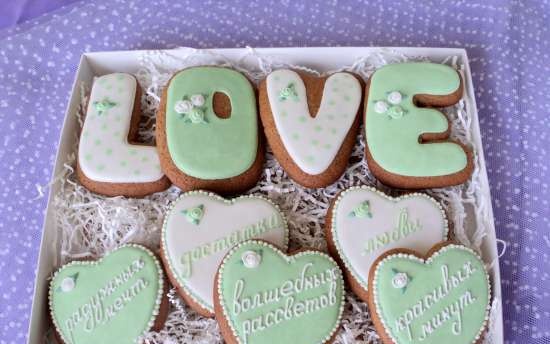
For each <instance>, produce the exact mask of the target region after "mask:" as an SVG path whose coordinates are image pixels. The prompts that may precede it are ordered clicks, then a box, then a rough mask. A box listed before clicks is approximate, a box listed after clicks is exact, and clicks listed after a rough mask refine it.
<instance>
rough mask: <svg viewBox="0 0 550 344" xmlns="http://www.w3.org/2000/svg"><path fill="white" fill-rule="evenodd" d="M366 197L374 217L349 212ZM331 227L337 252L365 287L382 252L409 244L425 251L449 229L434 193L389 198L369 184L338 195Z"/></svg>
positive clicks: (409, 246)
mask: <svg viewBox="0 0 550 344" xmlns="http://www.w3.org/2000/svg"><path fill="white" fill-rule="evenodd" d="M366 200H368V201H369V203H370V212H371V214H372V217H368V216H367V217H363V218H359V217H352V216H349V214H350V213H351V212H352V211H353V210H354V209H355V208H356V207H357V206H358V205H359V204H360V203H361V202H364V201H366ZM399 224H401V229H397V227H399ZM331 230H332V235H333V241H334V243H335V245H336V248H337V250H338V254H339V255H340V257H342V259H343V260H344V262H345V263H346V267H347V269H348V270H350V271H351V273H352V274H353V276H354V277H355V278H356V279H357V280H358V281H359V282H360V283H361V285H362V287H363V288H364V289H367V284H368V282H367V281H368V274H369V270H370V267H371V265H372V263H373V262H374V261H375V260H376V259H377V258H378V257H379V256H380V255H381V254H382V253H384V252H385V251H388V250H390V249H393V248H408V249H411V250H415V251H417V252H419V253H420V254H426V253H427V252H428V251H429V250H430V248H431V247H432V246H434V245H435V244H436V243H439V242H441V241H444V240H446V239H447V232H448V228H447V220H446V217H445V215H444V213H443V210H442V209H441V207H440V205H439V204H438V203H437V202H436V201H435V200H434V199H432V198H431V197H429V196H426V195H423V194H412V195H407V196H404V197H402V198H397V199H390V198H389V197H387V196H385V195H384V194H382V193H380V192H378V191H376V190H374V189H371V188H368V187H363V188H351V189H348V190H346V191H344V192H343V193H342V194H341V195H340V196H339V198H338V200H337V203H336V206H335V207H334V210H333V223H332V229H331Z"/></svg>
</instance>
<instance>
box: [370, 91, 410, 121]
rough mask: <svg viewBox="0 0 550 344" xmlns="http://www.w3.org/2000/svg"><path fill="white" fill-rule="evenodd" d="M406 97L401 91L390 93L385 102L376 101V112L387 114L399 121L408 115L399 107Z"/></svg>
mask: <svg viewBox="0 0 550 344" xmlns="http://www.w3.org/2000/svg"><path fill="white" fill-rule="evenodd" d="M406 97H407V96H406V95H405V94H403V93H401V92H399V91H391V92H388V93H386V99H385V100H375V101H374V111H375V112H376V113H379V114H386V115H388V117H389V118H390V119H399V118H401V117H403V116H404V115H405V114H406V113H407V110H405V109H403V108H402V107H401V106H399V104H401V102H402V101H403V99H405V98H406ZM386 100H387V101H386Z"/></svg>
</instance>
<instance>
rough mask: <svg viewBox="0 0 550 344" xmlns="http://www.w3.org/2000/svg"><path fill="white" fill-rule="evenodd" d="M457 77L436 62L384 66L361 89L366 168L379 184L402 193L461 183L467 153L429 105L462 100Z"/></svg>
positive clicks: (466, 168) (466, 170)
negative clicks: (453, 138)
mask: <svg viewBox="0 0 550 344" xmlns="http://www.w3.org/2000/svg"><path fill="white" fill-rule="evenodd" d="M462 92H463V85H462V79H461V77H460V75H459V74H458V73H457V71H455V70H454V69H452V68H451V67H448V66H445V65H442V64H437V63H401V64H392V65H386V66H384V67H382V68H380V69H379V70H377V71H376V72H374V74H373V75H372V76H371V77H370V79H369V81H368V83H367V88H366V93H365V94H366V96H365V98H366V100H365V108H366V109H365V132H366V157H367V162H368V165H369V169H370V170H371V172H372V173H373V174H374V176H376V178H378V179H380V180H381V181H382V182H383V183H385V184H387V185H390V186H393V187H397V188H404V189H420V188H435V187H444V186H450V185H457V184H461V183H464V182H465V181H466V180H467V179H468V178H469V177H470V175H471V173H472V170H473V166H474V165H473V161H472V152H471V151H470V150H469V149H468V148H466V147H465V146H464V145H462V144H460V143H458V142H455V141H452V140H449V135H450V126H449V120H448V119H447V118H446V117H445V115H443V114H442V113H441V112H440V111H438V110H436V109H434V107H445V106H450V105H453V104H455V103H457V102H458V101H459V100H460V98H461V97H462Z"/></svg>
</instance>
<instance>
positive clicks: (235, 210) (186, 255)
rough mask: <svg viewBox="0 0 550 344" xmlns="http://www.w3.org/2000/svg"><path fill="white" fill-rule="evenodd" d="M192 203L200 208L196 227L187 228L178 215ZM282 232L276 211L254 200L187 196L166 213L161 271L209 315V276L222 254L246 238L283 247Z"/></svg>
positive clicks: (197, 194) (201, 194)
mask: <svg viewBox="0 0 550 344" xmlns="http://www.w3.org/2000/svg"><path fill="white" fill-rule="evenodd" d="M198 204H203V205H204V217H203V218H202V219H201V221H200V223H199V224H191V223H189V222H188V221H186V220H185V215H184V214H182V211H183V210H184V209H188V208H192V207H195V206H197V205H198ZM287 231H288V229H287V227H286V221H285V219H284V218H283V216H282V215H281V214H280V212H279V211H278V210H277V208H276V207H275V206H274V205H273V204H272V203H270V202H268V201H266V200H264V199H262V198H260V197H253V196H243V197H239V198H236V199H235V200H234V201H233V202H231V201H227V200H224V199H223V198H221V197H219V196H216V195H214V194H209V193H205V192H189V193H187V194H184V195H183V196H182V197H180V198H179V199H178V200H177V201H176V202H175V203H174V204H173V207H172V209H171V210H170V212H169V213H168V214H167V215H166V219H165V223H164V226H163V237H162V247H163V251H164V252H165V254H166V255H167V257H168V261H169V264H168V267H167V268H168V269H169V270H171V273H172V275H173V276H174V277H176V279H177V281H178V283H179V284H180V286H181V287H183V288H184V290H185V292H186V294H188V295H190V296H191V297H193V298H194V299H195V300H196V302H198V303H199V304H201V306H202V307H203V308H205V309H207V310H209V311H211V312H212V311H213V299H212V295H213V290H214V276H215V274H216V271H217V269H218V266H219V265H220V263H221V261H222V259H223V257H224V256H225V254H226V253H227V252H228V251H229V250H230V249H231V248H232V247H233V246H234V245H235V244H237V243H239V242H242V241H244V240H246V239H251V238H257V239H262V240H266V241H268V242H271V243H273V244H274V245H276V246H278V247H281V248H283V249H286V246H287V241H288V232H287ZM253 234H254V235H253ZM199 255H200V256H201V257H198V256H199ZM195 258H198V259H195Z"/></svg>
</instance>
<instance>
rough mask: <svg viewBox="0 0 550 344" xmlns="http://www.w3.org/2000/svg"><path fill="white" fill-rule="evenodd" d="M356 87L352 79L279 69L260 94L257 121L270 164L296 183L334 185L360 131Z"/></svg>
mask: <svg viewBox="0 0 550 344" xmlns="http://www.w3.org/2000/svg"><path fill="white" fill-rule="evenodd" d="M361 102H362V95H361V82H360V81H359V79H357V78H356V77H355V76H354V75H353V74H351V73H346V72H339V73H334V74H332V75H330V76H328V77H322V78H317V77H313V76H310V75H307V74H305V73H301V72H294V71H292V70H288V69H282V70H277V71H274V72H272V73H271V74H269V75H268V76H267V78H266V79H265V80H264V81H263V82H262V83H261V85H260V90H259V103H260V115H261V118H262V123H263V127H264V131H265V135H266V137H267V140H268V142H269V144H270V146H271V148H272V149H273V153H274V154H275V158H276V159H277V161H279V163H280V164H281V166H282V167H283V168H284V169H285V171H286V172H287V173H288V175H289V176H290V177H291V178H292V179H294V180H295V181H296V182H297V183H299V184H301V185H303V186H305V187H310V188H318V187H324V186H327V185H329V184H332V183H333V182H335V181H336V180H337V179H338V178H339V177H340V176H341V175H342V174H343V173H344V170H345V168H346V166H347V163H348V159H349V156H350V154H351V151H352V149H353V146H354V144H355V138H356V135H357V131H358V129H359V116H358V113H359V112H360V111H361Z"/></svg>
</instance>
